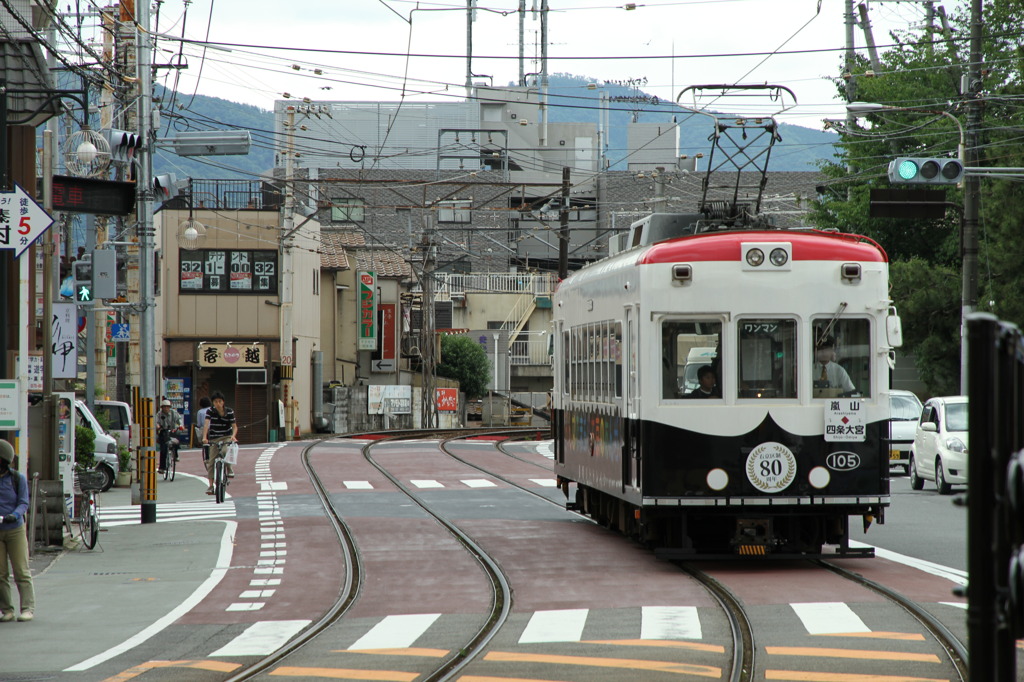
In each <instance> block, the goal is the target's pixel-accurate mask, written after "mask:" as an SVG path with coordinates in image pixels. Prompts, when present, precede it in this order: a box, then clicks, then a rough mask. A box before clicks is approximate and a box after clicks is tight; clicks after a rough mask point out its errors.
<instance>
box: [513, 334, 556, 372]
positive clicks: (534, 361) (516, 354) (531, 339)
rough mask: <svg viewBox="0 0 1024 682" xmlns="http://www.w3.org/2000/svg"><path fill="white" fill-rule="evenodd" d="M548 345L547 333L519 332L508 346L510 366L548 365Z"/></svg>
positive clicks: (549, 352)
mask: <svg viewBox="0 0 1024 682" xmlns="http://www.w3.org/2000/svg"><path fill="white" fill-rule="evenodd" d="M550 343H551V334H549V333H548V332H543V331H541V332H520V333H519V336H518V337H517V338H516V340H515V341H513V342H512V343H511V344H510V345H509V349H508V353H509V362H510V363H511V364H512V365H550V364H551V348H550Z"/></svg>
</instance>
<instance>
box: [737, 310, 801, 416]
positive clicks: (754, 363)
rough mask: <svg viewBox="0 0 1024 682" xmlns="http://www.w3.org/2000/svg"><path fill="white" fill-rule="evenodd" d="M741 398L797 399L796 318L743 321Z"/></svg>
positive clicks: (740, 337) (740, 347) (740, 326)
mask: <svg viewBox="0 0 1024 682" xmlns="http://www.w3.org/2000/svg"><path fill="white" fill-rule="evenodd" d="M737 331H738V332H739V358H738V359H739V397H740V398H795V397H796V380H797V371H796V368H797V354H796V320H786V319H778V318H756V319H744V320H740V321H739V326H738V329H737Z"/></svg>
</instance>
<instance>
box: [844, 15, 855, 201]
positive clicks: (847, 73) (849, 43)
mask: <svg viewBox="0 0 1024 682" xmlns="http://www.w3.org/2000/svg"><path fill="white" fill-rule="evenodd" d="M843 17H844V19H845V21H846V58H845V61H844V65H843V78H845V79H846V103H847V104H849V103H850V102H853V101H854V99H855V98H856V95H857V93H856V84H855V82H854V78H853V64H854V58H855V55H854V45H853V36H854V26H855V24H856V20H855V19H854V16H853V0H843ZM855 120H856V116H854V114H853V113H852V112H851V111H850V110H849V108H847V110H846V127H847V129H852V128H853V124H854V121H855ZM855 170H856V168H855V167H854V165H853V163H851V162H850V161H847V162H846V174H847V175H853V173H854V171H855ZM852 197H853V184H852V183H851V184H848V185H847V187H846V198H847V200H850V199H851V198H852Z"/></svg>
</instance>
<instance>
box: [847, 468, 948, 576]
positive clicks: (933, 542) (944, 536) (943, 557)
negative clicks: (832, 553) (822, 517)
mask: <svg viewBox="0 0 1024 682" xmlns="http://www.w3.org/2000/svg"><path fill="white" fill-rule="evenodd" d="M900 472H901V473H900V474H897V473H896V470H895V469H894V470H893V474H892V480H891V483H890V490H891V491H892V505H891V506H890V507H889V508H888V509H887V510H886V513H885V524H882V525H880V524H877V523H876V524H873V525H872V526H871V527H870V528H869V529H868V531H867V532H866V533H865V532H863V529H862V528H861V526H860V525H859V524H856V523H855V521H854V520H853V519H851V522H850V523H851V528H850V531H851V537H852V538H853V539H855V540H857V541H859V542H863V543H865V544H869V545H872V546H874V547H878V548H882V549H886V550H889V551H891V552H898V553H900V554H905V555H907V556H911V557H914V558H917V559H924V560H925V561H931V562H933V563H936V564H940V565H942V566H947V567H949V568H955V569H959V570H961V571H966V570H967V508H966V507H958V506H956V505H955V504H954V503H953V500H954V499H955V498H956V497H957V496H959V495H962V494H963V493H964V492H965V491H966V490H967V489H966V487H963V486H954V488H953V494H952V495H939V493H938V491H936V490H935V485H934V484H933V483H931V482H930V481H926V482H925V485H924V490H911V489H910V479H909V478H908V477H906V476H904V475H902V470H900Z"/></svg>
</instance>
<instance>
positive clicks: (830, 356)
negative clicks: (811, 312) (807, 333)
mask: <svg viewBox="0 0 1024 682" xmlns="http://www.w3.org/2000/svg"><path fill="white" fill-rule="evenodd" d="M813 330H814V339H813V340H812V343H813V346H812V348H811V350H810V352H811V353H812V354H813V361H812V362H813V364H812V365H811V381H812V382H813V383H812V386H813V391H812V393H811V395H812V397H814V398H839V397H845V396H857V397H868V396H870V395H871V389H872V387H871V323H870V322H869V321H868V320H851V319H839V320H833V319H832V318H829V319H827V320H826V319H821V320H815V321H814V326H813Z"/></svg>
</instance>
